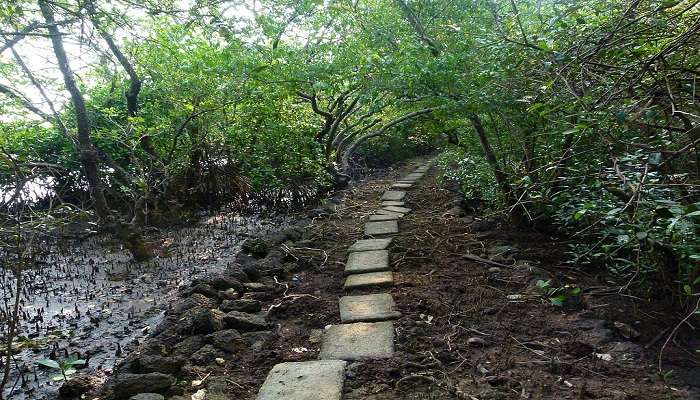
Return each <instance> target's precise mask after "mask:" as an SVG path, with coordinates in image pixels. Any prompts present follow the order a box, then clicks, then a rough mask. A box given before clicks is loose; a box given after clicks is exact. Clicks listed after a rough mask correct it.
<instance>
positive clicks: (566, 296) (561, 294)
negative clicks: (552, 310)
mask: <svg viewBox="0 0 700 400" xmlns="http://www.w3.org/2000/svg"><path fill="white" fill-rule="evenodd" d="M537 290H539V292H540V293H542V295H543V296H545V297H547V298H548V299H549V301H550V302H551V303H552V305H553V306H557V307H562V306H563V305H564V303H566V301H567V300H570V299H572V298H574V297H576V296H578V295H579V294H581V288H580V287H578V286H573V285H564V286H562V287H553V286H552V281H551V279H548V280H546V281H544V280H542V279H540V280H538V281H537Z"/></svg>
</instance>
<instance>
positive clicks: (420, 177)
mask: <svg viewBox="0 0 700 400" xmlns="http://www.w3.org/2000/svg"><path fill="white" fill-rule="evenodd" d="M424 175H425V174H417V173H415V172H414V173H411V174H408V175H406V178H405V179H409V180H411V179H415V180H418V179H422V178H423V176H424Z"/></svg>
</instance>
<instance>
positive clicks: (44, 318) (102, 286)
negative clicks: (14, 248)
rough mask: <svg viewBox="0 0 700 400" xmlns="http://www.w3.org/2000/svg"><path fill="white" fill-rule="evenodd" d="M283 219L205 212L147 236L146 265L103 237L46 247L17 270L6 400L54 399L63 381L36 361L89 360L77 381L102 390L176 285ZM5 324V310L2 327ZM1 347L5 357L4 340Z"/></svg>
mask: <svg viewBox="0 0 700 400" xmlns="http://www.w3.org/2000/svg"><path fill="white" fill-rule="evenodd" d="M289 221H290V218H288V217H283V216H278V217H261V216H244V217H242V216H238V215H235V214H232V213H225V212H222V213H217V214H212V215H208V216H203V217H202V218H201V220H200V221H199V222H197V223H195V224H192V225H190V226H187V227H179V228H173V229H169V230H164V231H161V232H159V233H157V234H152V235H149V237H148V241H149V243H150V245H152V246H153V249H154V250H155V253H156V254H157V257H156V258H155V259H154V260H152V261H150V262H147V263H134V262H133V261H132V260H131V258H130V256H129V254H128V253H127V252H126V251H125V250H124V249H122V248H120V246H118V245H117V244H115V243H114V242H113V241H112V240H110V238H109V237H105V236H93V237H90V238H88V239H85V240H83V241H80V242H76V241H72V242H64V243H61V244H60V245H56V244H54V245H51V246H47V248H46V249H44V251H43V252H42V253H43V254H44V256H43V257H41V258H39V259H37V260H36V262H35V265H34V268H32V269H29V270H26V271H24V274H23V278H24V280H23V288H22V290H21V297H20V298H21V303H20V318H21V323H20V326H19V327H18V332H17V339H16V340H15V343H14V345H13V348H14V349H17V348H19V352H17V350H15V352H17V353H16V354H15V355H14V356H13V362H12V365H11V369H12V372H11V374H10V377H9V381H8V384H7V386H6V390H5V393H4V394H5V398H12V399H20V400H24V399H36V400H42V399H55V398H57V397H58V395H59V393H58V388H59V387H60V386H61V385H62V383H63V382H62V381H59V380H57V379H56V380H55V379H53V378H54V377H56V376H57V375H60V373H59V371H58V370H52V369H49V368H46V367H42V366H39V365H37V361H38V360H41V359H46V358H51V359H55V360H56V361H57V362H59V363H62V362H65V360H68V359H70V358H78V359H82V360H86V365H77V366H76V369H77V373H78V375H89V376H90V384H92V385H99V384H100V382H102V381H104V380H105V379H106V378H107V377H108V376H109V375H111V373H112V369H113V367H114V365H115V363H117V361H118V360H120V359H122V358H124V357H125V356H126V355H127V354H128V353H129V351H131V350H133V349H134V348H136V347H137V346H138V345H139V344H141V343H142V342H143V340H144V338H146V337H147V336H148V335H149V334H150V333H151V332H152V331H153V329H154V328H155V327H156V326H157V325H158V324H159V323H160V322H161V321H162V319H163V314H164V312H165V311H167V310H168V309H169V308H170V307H172V304H173V302H174V300H175V299H176V298H177V297H178V290H179V289H181V288H182V287H184V286H186V285H188V284H189V283H190V282H191V281H192V280H193V279H197V278H198V277H200V276H204V275H206V274H209V273H215V272H220V271H223V270H224V269H225V268H226V267H227V266H229V265H231V263H232V262H233V260H234V258H235V256H236V254H237V253H238V252H239V251H240V249H241V246H242V244H243V242H244V241H245V240H246V239H248V238H250V237H257V236H261V235H267V234H269V233H271V232H274V231H276V230H279V229H283V228H284V227H285V226H287V225H288V223H289ZM0 273H1V274H2V276H1V277H0V285H1V288H0V293H2V295H3V300H4V305H3V306H4V310H3V313H6V312H7V310H9V309H11V304H12V303H13V300H14V294H15V282H14V276H13V274H12V273H11V272H9V271H7V270H6V269H5V268H4V266H3V267H2V270H1V271H0ZM6 321H7V318H6V314H5V315H3V316H2V321H1V323H3V324H5V323H6ZM2 343H3V344H2V346H1V347H2V349H1V350H2V352H3V353H4V352H5V351H6V347H5V340H4V339H3V342H2ZM3 361H4V358H3ZM3 368H4V367H3ZM78 368H79V369H78ZM76 376H77V375H76Z"/></svg>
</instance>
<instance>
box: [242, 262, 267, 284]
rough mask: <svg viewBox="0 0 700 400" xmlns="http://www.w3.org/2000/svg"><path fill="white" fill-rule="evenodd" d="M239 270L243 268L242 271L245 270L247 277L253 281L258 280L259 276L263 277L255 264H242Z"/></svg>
mask: <svg viewBox="0 0 700 400" xmlns="http://www.w3.org/2000/svg"><path fill="white" fill-rule="evenodd" d="M241 270H243V272H245V274H246V275H247V276H248V278H249V279H250V280H251V281H253V282H255V281H258V280H260V278H262V277H263V275H262V273H261V272H260V270H258V267H256V266H255V265H246V266H243V267H241Z"/></svg>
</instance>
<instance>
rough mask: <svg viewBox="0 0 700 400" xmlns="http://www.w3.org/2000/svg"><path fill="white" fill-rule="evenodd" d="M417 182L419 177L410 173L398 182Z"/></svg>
mask: <svg viewBox="0 0 700 400" xmlns="http://www.w3.org/2000/svg"><path fill="white" fill-rule="evenodd" d="M416 182H418V178H410V175H409V176H405V177H403V178H401V179H399V180H398V181H397V183H410V184H414V183H416Z"/></svg>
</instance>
